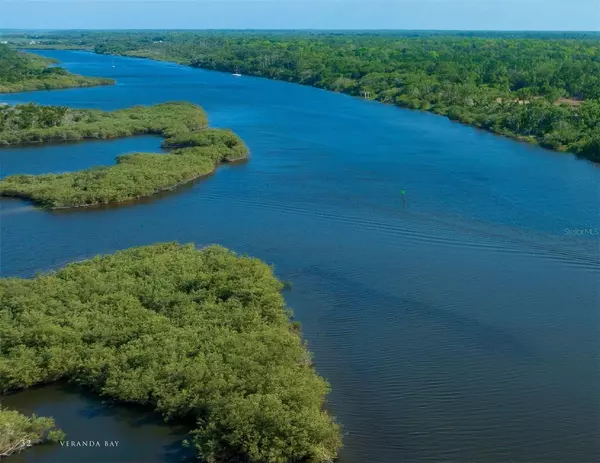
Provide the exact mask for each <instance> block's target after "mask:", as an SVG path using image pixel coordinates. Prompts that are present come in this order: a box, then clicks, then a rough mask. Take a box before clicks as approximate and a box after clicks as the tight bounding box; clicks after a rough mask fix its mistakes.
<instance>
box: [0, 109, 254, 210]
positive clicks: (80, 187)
mask: <svg viewBox="0 0 600 463" xmlns="http://www.w3.org/2000/svg"><path fill="white" fill-rule="evenodd" d="M207 125H208V121H207V118H206V114H205V113H204V111H203V110H202V109H201V108H200V107H198V106H195V105H192V104H190V103H163V104H159V105H156V106H152V107H145V106H137V107H134V108H129V109H124V110H118V111H113V112H103V111H95V110H81V109H69V108H67V107H64V106H39V105H35V104H26V105H17V106H4V107H0V146H2V145H4V146H9V145H15V144H26V143H51V142H60V141H73V140H84V139H106V138H114V137H127V136H131V135H140V134H155V135H161V136H164V137H165V141H164V142H163V146H165V147H167V148H170V149H171V151H170V153H169V154H166V155H165V154H152V153H134V154H128V155H124V156H119V157H118V158H117V164H116V165H113V166H104V167H95V168H91V169H86V170H83V171H79V172H71V173H64V174H46V175H13V176H10V177H6V178H4V179H2V180H1V181H0V195H3V196H17V197H23V198H27V199H31V200H33V201H34V202H36V203H38V204H39V205H41V206H43V207H46V208H50V209H56V208H69V207H82V206H92V205H96V204H108V203H115V202H122V201H127V200H131V199H135V198H140V197H145V196H151V195H152V194H155V193H157V192H159V191H164V190H168V189H172V188H175V187H176V186H178V185H181V184H183V183H186V182H190V181H192V180H194V179H196V178H199V177H201V176H203V175H207V174H209V173H211V172H212V171H213V170H214V169H215V168H216V166H217V165H218V164H220V163H223V162H232V161H237V160H241V159H245V158H246V157H247V155H248V149H247V147H246V146H245V144H244V143H243V141H242V140H241V139H240V138H239V137H238V136H237V135H235V134H234V133H233V132H231V131H230V130H224V129H212V128H208V127H207Z"/></svg>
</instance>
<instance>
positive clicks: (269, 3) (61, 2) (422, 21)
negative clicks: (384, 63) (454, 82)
mask: <svg viewBox="0 0 600 463" xmlns="http://www.w3.org/2000/svg"><path fill="white" fill-rule="evenodd" d="M4 28H37V29H73V28H81V29H84V28H91V29H107V28H108V29H120V28H137V29H146V28H148V29H157V28H163V29H170V28H177V29H222V28H227V29H230V28H231V29H234V28H235V29H248V28H250V29H307V28H309V29H466V30H588V31H589V30H595V31H598V30H600V0H171V1H165V0H120V1H115V0H0V29H4Z"/></svg>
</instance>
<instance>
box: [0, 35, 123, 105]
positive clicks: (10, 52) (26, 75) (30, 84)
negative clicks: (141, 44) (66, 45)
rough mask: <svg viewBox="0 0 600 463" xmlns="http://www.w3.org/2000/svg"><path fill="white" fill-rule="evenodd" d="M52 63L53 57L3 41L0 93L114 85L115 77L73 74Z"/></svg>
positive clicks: (0, 51) (0, 62) (0, 50)
mask: <svg viewBox="0 0 600 463" xmlns="http://www.w3.org/2000/svg"><path fill="white" fill-rule="evenodd" d="M50 64H53V61H52V60H50V59H47V58H43V57H41V56H36V55H33V54H30V53H20V52H18V51H16V50H14V49H13V48H11V47H9V46H8V45H5V44H0V93H10V92H23V91H29V90H51V89H58V88H70V87H90V86H94V85H110V84H114V80H113V79H104V78H98V77H84V76H80V75H76V74H71V73H69V72H67V71H66V70H65V69H63V68H61V67H58V66H49V65H50Z"/></svg>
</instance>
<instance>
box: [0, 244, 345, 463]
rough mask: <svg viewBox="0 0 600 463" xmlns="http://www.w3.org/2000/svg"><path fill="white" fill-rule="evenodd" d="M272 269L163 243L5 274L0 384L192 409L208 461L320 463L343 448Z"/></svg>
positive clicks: (168, 413)
mask: <svg viewBox="0 0 600 463" xmlns="http://www.w3.org/2000/svg"><path fill="white" fill-rule="evenodd" d="M282 288H283V285H282V284H281V282H280V281H278V280H277V279H276V278H275V277H274V276H273V273H272V270H271V268H270V267H268V266H267V265H266V264H264V263H262V262H260V261H259V260H257V259H252V258H248V257H238V256H236V255H235V254H233V253H232V252H230V251H227V250H226V249H224V248H221V247H218V246H213V247H210V248H206V249H204V250H200V251H199V250H197V249H196V248H195V247H194V246H192V245H178V244H160V245H153V246H147V247H142V248H134V249H130V250H127V251H121V252H118V253H116V254H114V255H109V256H104V257H96V258H93V259H91V260H88V261H83V262H78V263H73V264H70V265H68V266H66V267H64V268H63V269H61V270H59V271H56V272H53V273H49V274H45V275H38V276H36V277H35V278H34V279H32V280H24V279H17V278H5V279H2V280H0V338H1V339H2V343H1V345H0V393H3V392H7V391H11V390H19V389H23V388H28V387H31V386H33V385H36V384H43V383H47V382H51V381H57V380H59V379H66V380H69V381H71V382H72V383H74V384H78V385H81V386H83V387H87V388H90V389H91V390H92V391H94V392H96V393H98V394H101V395H104V396H108V397H111V398H114V399H117V400H120V401H123V402H130V403H137V404H143V405H148V406H151V407H154V408H155V409H156V410H157V411H159V412H161V413H162V414H163V415H164V416H165V417H166V418H169V419H170V418H178V417H179V418H184V417H185V418H194V419H195V420H196V422H197V427H196V429H195V430H194V431H193V432H192V437H191V442H192V443H193V445H195V446H196V448H197V451H198V456H199V457H201V458H203V461H206V462H207V463H210V462H217V461H219V462H226V461H227V462H230V461H248V462H250V461H251V462H253V463H292V462H307V463H308V462H311V463H325V462H329V461H331V460H332V459H334V458H335V456H336V453H337V451H338V448H339V447H340V431H339V427H338V425H337V424H336V423H335V422H334V421H333V420H332V418H331V417H330V416H329V415H328V413H327V412H326V411H325V410H324V400H325V395H326V394H327V392H328V390H329V386H328V384H327V383H326V382H325V381H324V380H323V379H322V378H320V377H319V376H318V375H317V374H316V372H315V370H314V368H313V366H312V362H311V355H310V353H309V352H308V350H307V349H306V347H305V345H304V343H303V342H302V340H301V338H300V336H299V332H298V329H297V325H296V323H295V322H294V323H292V322H291V312H290V311H289V310H288V309H286V307H285V304H284V299H283V297H282V295H281V290H282Z"/></svg>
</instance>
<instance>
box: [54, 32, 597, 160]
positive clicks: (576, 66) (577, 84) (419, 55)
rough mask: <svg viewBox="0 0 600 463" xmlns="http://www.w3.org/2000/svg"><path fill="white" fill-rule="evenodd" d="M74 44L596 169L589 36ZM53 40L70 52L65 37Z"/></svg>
mask: <svg viewBox="0 0 600 463" xmlns="http://www.w3.org/2000/svg"><path fill="white" fill-rule="evenodd" d="M158 35H160V40H155V39H156V37H157V36H158ZM76 36H77V42H78V43H81V44H85V46H94V47H95V51H96V52H98V53H108V54H125V55H130V56H142V57H149V58H153V59H160V60H168V61H175V62H178V63H181V64H186V65H190V66H197V67H202V68H206V69H215V70H219V71H228V72H230V71H233V70H235V69H239V70H240V71H241V72H242V73H245V74H250V75H256V76H264V77H268V78H272V79H282V80H287V81H293V82H298V83H301V84H305V85H313V86H316V87H320V88H325V89H329V90H333V91H338V92H344V93H348V94H350V95H355V96H360V97H363V98H369V99H376V100H379V101H382V102H384V103H390V104H395V105H398V106H402V107H408V108H413V109H421V110H426V111H432V112H435V113H437V114H441V115H445V116H448V117H449V118H451V119H453V120H457V121H460V122H463V123H466V124H471V125H474V126H476V127H480V128H482V129H485V130H489V131H492V132H495V133H498V134H502V135H507V136H511V137H514V138H518V139H521V140H525V141H529V142H534V143H540V144H542V145H543V146H545V147H548V148H551V149H555V150H560V151H570V152H573V153H576V154H578V155H580V156H582V157H585V158H588V159H591V160H592V161H596V162H600V152H599V151H598V146H599V145H600V130H599V124H600V111H599V109H598V108H599V107H600V35H598V34H579V35H577V34H549V33H548V34H539V35H535V34H521V35H518V34H496V35H493V34H489V33H488V34H483V33H482V34H448V33H447V34H442V33H430V34H423V33H409V32H407V33H393V32H390V33H385V32H383V33H375V32H362V33H361V32H356V33H343V32H341V33H334V32H327V33H325V32H321V33H319V32H314V33H308V32H307V33H297V32H296V33H294V32H290V33H263V32H260V33H259V32H247V33H240V32H233V31H229V32H227V31H222V32H164V33H160V34H157V33H156V32H152V33H144V32H124V33H115V34H113V33H111V34H106V33H100V32H98V33H81V34H77V35H76ZM55 39H56V37H55ZM61 40H62V41H63V43H72V42H74V37H72V36H65V37H63V38H62V39H61Z"/></svg>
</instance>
